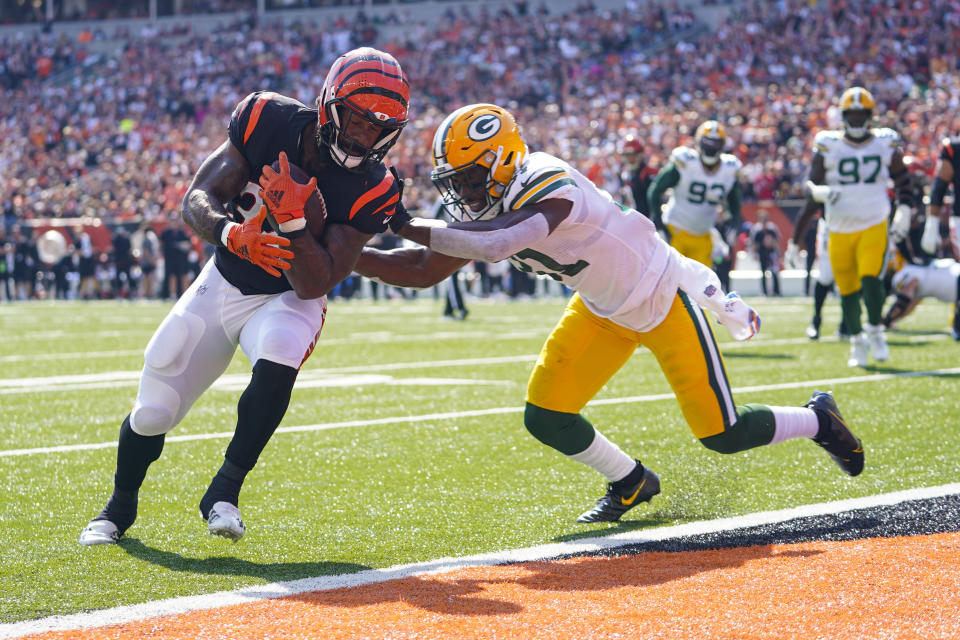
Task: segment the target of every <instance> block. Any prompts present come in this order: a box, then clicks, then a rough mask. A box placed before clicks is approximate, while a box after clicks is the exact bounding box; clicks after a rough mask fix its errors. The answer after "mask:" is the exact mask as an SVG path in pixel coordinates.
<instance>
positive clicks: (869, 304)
mask: <svg viewBox="0 0 960 640" xmlns="http://www.w3.org/2000/svg"><path fill="white" fill-rule="evenodd" d="M860 282H861V287H862V289H861V291H863V306H864V307H866V308H867V322H869V323H870V324H872V325H878V324H880V323H881V322H882V321H883V300H884V298H885V297H886V296H885V295H884V290H883V283H882V282H880V278H874V277H873V276H864V277H863V279H862V280H861V281H860Z"/></svg>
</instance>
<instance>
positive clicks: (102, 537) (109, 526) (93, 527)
mask: <svg viewBox="0 0 960 640" xmlns="http://www.w3.org/2000/svg"><path fill="white" fill-rule="evenodd" d="M119 539H120V530H119V529H118V528H117V525H115V524H113V523H112V522H110V521H109V520H91V521H90V524H88V525H87V526H86V528H84V530H83V531H81V532H80V544H82V545H83V546H85V547H89V546H91V545H95V544H116V543H117V540H119Z"/></svg>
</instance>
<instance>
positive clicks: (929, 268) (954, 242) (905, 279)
mask: <svg viewBox="0 0 960 640" xmlns="http://www.w3.org/2000/svg"><path fill="white" fill-rule="evenodd" d="M929 219H933V220H934V221H936V222H937V223H938V224H939V216H934V215H933V214H932V213H930V214H927V215H921V214H919V213H918V214H917V215H915V216H914V218H913V219H912V220H910V221H909V227H907V225H902V226H901V227H900V228H895V229H893V230H892V231H891V236H892V237H893V242H894V251H893V252H892V256H891V259H890V261H889V263H888V266H887V270H888V274H889V273H892V274H893V275H892V277H891V280H890V288H891V290H892V292H893V293H894V295H895V296H896V299H895V300H894V302H893V304H892V305H890V308H889V309H888V310H887V313H886V315H885V316H884V317H883V324H884V326H885V327H886V328H888V329H889V328H891V327H893V326H894V325H895V324H896V323H897V322H899V321H900V320H901V319H902V318H903V317H904V316H906V315H907V314H909V313H910V312H911V311H913V310H914V308H916V306H917V304H919V303H920V301H921V300H922V299H923V298H936V299H937V300H940V301H942V302H949V303H952V304H953V305H954V311H953V323H952V324H953V326H952V328H951V335H952V336H953V339H954V340H958V341H960V263H958V262H957V261H956V260H954V259H953V258H941V259H939V260H938V259H937V257H936V256H937V253H938V250H939V248H940V247H939V246H937V244H934V245H933V246H929V245H928V246H926V247H925V246H924V239H923V236H924V235H929V227H930V225H928V224H927V220H929ZM937 239H938V240H939V230H938V236H937ZM948 245H949V252H950V253H951V254H952V253H955V252H956V250H957V247H958V245H960V238H958V237H957V233H956V232H955V230H951V234H950V236H949V239H948ZM928 249H932V251H928Z"/></svg>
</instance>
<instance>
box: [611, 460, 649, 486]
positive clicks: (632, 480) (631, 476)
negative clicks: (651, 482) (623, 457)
mask: <svg viewBox="0 0 960 640" xmlns="http://www.w3.org/2000/svg"><path fill="white" fill-rule="evenodd" d="M643 472H644V467H643V465H642V464H640V461H639V460H637V466H635V467H634V468H633V471H631V472H630V473H628V474H627V475H626V476H625V477H624V478H621V479H620V480H617V481H616V482H611V483H610V486H611V487H612V488H613V490H614V491H622V490H624V489H629V488H632V487H633V485H635V484H637V483H638V482H640V481H641V480H643Z"/></svg>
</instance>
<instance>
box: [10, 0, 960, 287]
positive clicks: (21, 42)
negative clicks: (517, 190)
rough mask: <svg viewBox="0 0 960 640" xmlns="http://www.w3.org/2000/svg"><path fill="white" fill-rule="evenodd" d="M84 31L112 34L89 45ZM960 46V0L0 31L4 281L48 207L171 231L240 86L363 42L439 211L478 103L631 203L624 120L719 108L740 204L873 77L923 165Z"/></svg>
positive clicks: (272, 83)
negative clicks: (402, 86) (97, 45)
mask: <svg viewBox="0 0 960 640" xmlns="http://www.w3.org/2000/svg"><path fill="white" fill-rule="evenodd" d="M187 4H189V5H190V6H193V5H197V6H198V7H199V5H200V4H203V3H198V2H195V3H187ZM221 4H222V3H221ZM227 4H229V3H227ZM84 33H88V32H84ZM91 38H97V39H107V40H109V39H111V38H112V39H115V40H116V41H117V42H118V46H117V49H116V51H115V52H114V53H113V54H110V55H105V54H102V53H93V52H92V51H91V50H88V48H87V45H86V43H85V42H84V41H89V40H90V39H91ZM958 41H960V2H957V0H931V1H930V2H914V1H912V0H884V1H871V2H867V1H865V0H823V1H820V2H809V1H808V0H780V1H778V2H767V1H765V0H753V1H750V2H744V3H736V4H735V5H733V6H731V7H730V8H729V13H728V15H727V17H726V19H725V20H722V21H721V22H720V24H719V25H718V26H717V27H716V29H711V28H708V27H707V25H706V24H704V23H703V22H702V21H701V20H698V16H697V13H696V11H695V10H692V9H688V8H682V7H680V6H678V5H677V4H675V3H670V2H667V3H663V4H647V3H642V4H641V3H637V2H634V1H628V2H626V3H625V5H624V7H623V8H622V9H619V10H613V11H611V10H601V9H598V8H596V7H594V6H592V5H591V4H589V3H586V4H582V5H580V6H578V7H577V8H576V10H575V11H572V12H570V13H567V14H557V13H553V12H551V11H550V10H549V9H548V8H547V6H546V5H545V4H540V5H537V6H536V7H533V6H531V5H529V4H526V3H517V4H515V5H511V6H510V8H509V9H494V8H487V7H485V6H483V5H480V6H478V7H476V8H474V9H468V10H462V11H460V10H458V11H457V12H455V11H453V9H452V8H451V9H448V10H447V11H446V12H445V13H444V14H443V15H440V16H436V17H435V18H434V19H433V20H432V21H430V22H428V23H420V22H407V21H406V19H405V18H404V15H403V12H402V11H401V12H400V13H399V14H397V13H394V14H392V17H391V18H390V19H389V20H382V19H379V20H377V21H374V20H372V19H371V18H370V17H368V16H367V15H366V14H364V13H363V12H362V11H361V12H358V13H356V14H355V17H354V18H353V19H352V20H347V19H344V18H339V19H337V20H335V21H333V22H323V23H321V22H320V21H319V19H318V20H313V21H301V22H296V23H291V22H290V21H284V20H279V21H263V23H257V21H256V20H255V19H252V18H246V17H245V18H243V19H240V20H239V21H236V22H233V23H230V24H225V25H224V26H223V27H222V28H220V29H218V30H215V31H214V32H212V33H209V34H207V33H199V32H194V30H193V29H192V28H191V27H190V26H189V25H188V24H180V25H176V26H174V27H165V28H164V29H162V30H157V29H147V30H144V31H141V32H137V33H127V32H124V31H120V32H118V33H112V34H105V33H102V32H97V33H95V34H89V35H88V36H84V37H82V38H79V39H77V38H75V39H73V40H70V39H68V38H67V37H66V36H64V35H62V34H59V35H58V34H55V33H53V31H51V32H49V33H46V32H39V33H37V34H35V35H32V36H28V35H24V34H18V35H17V36H14V37H5V38H3V39H0V52H3V54H4V55H3V56H0V60H2V63H0V86H2V91H3V100H2V102H0V206H2V209H3V216H4V225H3V229H2V230H0V234H2V236H0V268H2V269H3V272H2V273H0V276H2V278H4V279H7V278H10V279H13V277H14V276H13V271H14V270H15V269H17V264H19V262H18V261H20V262H27V261H30V260H33V258H32V257H30V256H31V255H32V254H31V250H30V249H29V245H30V237H31V236H32V235H33V231H34V229H35V225H36V224H37V222H38V221H42V220H46V219H51V218H55V219H62V218H68V219H78V220H77V222H80V219H99V220H101V221H103V222H105V223H106V224H107V225H110V226H111V227H115V226H116V225H124V226H126V227H127V230H128V231H135V230H136V229H141V230H142V229H145V228H148V227H149V228H151V229H152V230H153V231H154V232H155V233H156V234H157V236H158V237H159V236H160V235H161V234H162V233H163V231H164V230H165V228H166V227H167V226H168V225H169V224H170V221H171V220H172V219H174V218H177V217H178V215H179V203H180V199H181V197H182V195H183V193H184V191H185V189H186V187H187V184H188V182H189V180H190V178H191V176H192V175H193V173H194V171H195V170H196V168H197V166H198V165H199V162H200V161H201V160H202V159H203V158H204V157H205V156H206V155H207V154H208V153H209V152H210V150H211V147H212V145H214V144H215V143H216V142H217V141H219V140H221V139H222V138H223V135H224V130H225V126H226V123H227V120H228V118H229V115H230V112H231V110H232V109H233V107H234V105H235V104H236V103H237V102H238V101H239V100H240V99H242V98H243V96H245V95H246V94H247V93H249V92H251V91H254V90H257V89H271V90H275V91H278V92H281V93H284V94H287V95H291V96H293V97H296V98H297V99H299V100H301V101H302V102H304V103H306V104H312V103H313V100H314V99H315V97H316V94H317V91H318V89H319V87H320V86H321V84H322V82H323V78H324V75H325V73H326V69H327V66H328V65H329V64H330V62H331V61H332V60H333V59H334V58H335V56H336V55H338V54H339V53H341V52H343V51H345V50H347V49H350V48H352V47H354V46H360V45H365V44H370V45H375V46H377V47H380V48H383V49H385V50H388V51H390V52H391V53H393V54H394V55H396V57H397V58H398V59H399V60H400V61H401V62H402V64H403V66H404V69H405V70H406V72H407V74H408V76H409V78H410V80H411V85H412V96H413V101H412V105H411V121H410V124H409V125H408V126H407V128H406V130H405V131H404V133H403V135H402V136H401V139H400V142H399V144H398V145H397V147H396V148H395V149H394V150H393V151H392V152H391V156H390V162H391V163H392V164H394V165H396V166H397V168H398V169H399V171H400V173H401V174H402V175H404V176H407V177H408V187H407V190H406V191H405V195H404V199H405V201H406V203H407V206H408V208H410V209H411V210H414V211H418V210H419V211H422V212H423V213H424V215H426V212H427V211H429V210H430V209H431V207H432V204H433V202H434V200H435V198H436V191H435V190H434V189H433V187H432V185H431V184H430V182H429V179H428V177H427V176H428V174H429V169H430V167H431V159H430V155H429V148H430V141H431V140H432V137H433V133H434V129H435V127H436V126H437V124H438V123H439V122H440V120H441V119H442V116H443V115H444V114H445V113H446V112H447V111H449V110H450V109H451V108H453V107H455V106H459V105H460V104H466V103H470V102H496V103H501V104H503V105H505V106H507V107H509V108H511V109H512V110H513V111H514V112H516V113H517V115H518V119H520V120H521V121H522V122H523V123H524V132H525V136H526V138H527V139H528V140H529V141H530V142H531V143H532V146H533V147H535V148H539V149H543V150H545V151H548V152H550V153H553V154H556V155H559V156H561V157H564V158H567V159H569V160H570V162H571V163H572V164H574V165H575V166H578V167H580V168H582V169H584V170H585V172H586V173H587V174H588V175H589V177H591V178H592V179H593V180H594V181H595V182H597V184H598V185H599V186H601V187H603V188H605V189H607V190H608V191H610V192H611V193H615V194H617V195H618V196H620V197H622V198H623V199H625V200H630V198H629V195H628V188H627V184H626V180H625V179H624V160H623V158H622V157H621V155H620V153H619V152H620V145H621V144H622V141H623V140H624V139H625V138H626V137H627V136H628V135H633V136H635V137H636V138H639V139H640V140H642V141H643V143H644V146H645V148H646V153H647V162H648V163H649V164H650V165H651V166H652V167H653V168H654V169H656V168H657V166H658V165H659V164H661V163H662V162H663V161H664V160H665V158H666V157H667V156H668V155H669V153H670V150H671V149H672V148H674V147H675V146H677V145H680V144H687V143H689V141H690V139H691V136H692V134H693V131H694V130H695V128H696V126H697V125H698V124H699V123H700V122H701V121H702V120H703V119H704V118H707V117H713V118H717V119H719V120H720V121H721V122H723V123H724V124H725V126H726V130H727V135H728V139H729V141H730V149H729V150H730V151H731V152H733V153H735V154H736V155H738V156H739V157H740V158H741V159H742V160H743V163H744V168H743V171H742V173H741V180H742V183H743V191H744V199H745V200H746V201H756V200H768V199H784V198H791V197H799V196H800V194H801V185H802V181H803V179H804V177H805V175H806V172H807V169H808V164H809V159H810V149H811V143H812V138H813V135H814V134H815V133H816V131H818V130H820V129H823V128H828V127H830V128H832V127H837V126H838V125H839V121H840V117H839V112H838V110H837V107H836V106H835V104H834V103H835V101H836V98H837V96H839V94H840V93H841V92H842V91H843V89H845V88H847V87H849V86H851V85H853V84H859V85H863V86H866V87H868V88H869V89H870V90H871V91H872V92H873V94H874V95H875V96H876V97H877V99H878V101H879V106H880V108H879V109H878V110H877V111H878V116H879V117H878V124H881V125H883V126H890V127H892V128H894V129H895V130H897V131H898V132H899V133H900V134H901V135H902V136H903V148H904V149H905V151H906V153H908V154H911V155H912V156H914V157H915V158H916V159H917V163H918V166H921V167H924V168H925V170H926V171H928V172H929V171H932V169H933V161H934V158H935V153H936V145H937V142H938V141H939V139H941V138H942V137H944V136H945V135H949V134H951V133H955V132H957V131H960V116H958V114H960V73H958V71H960V53H958V51H960V50H958V48H957V47H956V42H958ZM141 235H142V234H141ZM138 238H139V236H138ZM21 245H24V247H23V248H22V249H21V248H20V246H21ZM140 246H141V244H140V242H139V241H138V242H137V243H136V246H135V247H134V249H135V253H139V251H140ZM96 249H97V250H98V251H99V252H100V253H102V254H104V255H105V256H106V257H105V258H102V259H101V258H99V257H98V258H97V262H98V263H100V262H110V261H111V254H112V253H113V251H112V249H111V247H104V246H100V247H97V248H96ZM191 251H192V252H193V253H195V254H202V251H203V248H202V247H199V251H198V247H193V248H192V250H191ZM34 253H35V251H34ZM188 253H189V252H188ZM11 256H12V257H11ZM18 256H19V257H18ZM200 257H201V258H202V255H201V256H200ZM34 262H36V261H34ZM114 262H115V261H114ZM31 269H33V267H31ZM37 269H39V266H38V267H37ZM18 273H23V271H22V269H21V271H19V272H18ZM24 277H26V278H28V279H29V278H30V277H31V276H29V275H26V276H24ZM3 289H6V287H0V297H2V296H4V293H5V292H4V291H3ZM23 295H30V294H23Z"/></svg>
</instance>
